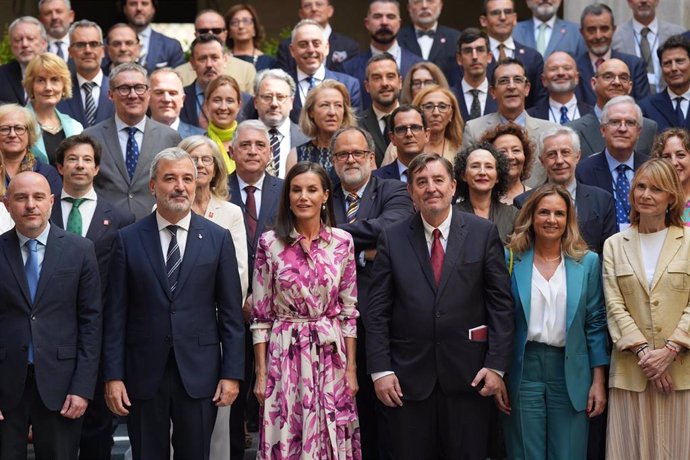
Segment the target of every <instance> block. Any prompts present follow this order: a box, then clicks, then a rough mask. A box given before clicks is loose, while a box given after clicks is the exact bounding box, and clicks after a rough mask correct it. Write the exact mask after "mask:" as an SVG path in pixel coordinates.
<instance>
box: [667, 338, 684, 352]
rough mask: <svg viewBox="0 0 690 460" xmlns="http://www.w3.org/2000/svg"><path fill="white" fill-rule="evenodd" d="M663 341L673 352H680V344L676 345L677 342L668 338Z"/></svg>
mask: <svg viewBox="0 0 690 460" xmlns="http://www.w3.org/2000/svg"><path fill="white" fill-rule="evenodd" d="M665 342H666V343H665V344H664V347H666V348H668V349H669V350H671V351H672V352H674V353H680V346H678V344H676V343H675V342H672V341H670V340H666V341H665Z"/></svg>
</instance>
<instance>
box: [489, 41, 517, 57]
mask: <svg viewBox="0 0 690 460" xmlns="http://www.w3.org/2000/svg"><path fill="white" fill-rule="evenodd" d="M501 43H503V45H504V46H505V53H506V57H511V58H514V57H515V42H514V41H513V37H508V40H506V41H504V42H499V41H498V40H496V39H495V38H492V37H489V47H490V48H491V54H493V55H494V60H495V61H496V62H498V60H499V56H500V53H499V51H498V45H500V44H501Z"/></svg>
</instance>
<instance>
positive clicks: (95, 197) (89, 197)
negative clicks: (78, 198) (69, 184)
mask: <svg viewBox="0 0 690 460" xmlns="http://www.w3.org/2000/svg"><path fill="white" fill-rule="evenodd" d="M65 198H74V197H73V196H72V195H70V194H69V193H67V192H65V189H62V194H60V200H64V199H65ZM82 198H85V199H87V200H92V201H96V200H98V195H96V191H95V190H94V189H93V186H92V187H91V190H89V191H88V192H86V193H85V194H84V195H82Z"/></svg>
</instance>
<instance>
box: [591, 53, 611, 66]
mask: <svg viewBox="0 0 690 460" xmlns="http://www.w3.org/2000/svg"><path fill="white" fill-rule="evenodd" d="M587 55H588V56H589V61H590V62H591V63H592V68H593V69H596V67H597V61H598V60H599V59H603V60H604V61H608V60H609V59H611V48H609V50H608V51H607V52H606V54H604V55H603V56H595V55H593V54H592V53H590V52H589V51H588V52H587Z"/></svg>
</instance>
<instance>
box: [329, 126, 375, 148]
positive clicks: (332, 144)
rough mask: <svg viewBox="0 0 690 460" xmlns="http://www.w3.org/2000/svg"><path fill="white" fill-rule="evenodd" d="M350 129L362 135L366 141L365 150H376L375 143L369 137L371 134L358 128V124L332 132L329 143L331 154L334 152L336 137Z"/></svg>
mask: <svg viewBox="0 0 690 460" xmlns="http://www.w3.org/2000/svg"><path fill="white" fill-rule="evenodd" d="M350 131H357V132H358V133H359V134H361V135H362V136H364V140H365V141H366V143H367V150H369V151H370V152H374V151H375V150H376V144H374V138H373V137H371V134H369V132H368V131H366V130H364V129H362V128H360V127H359V126H346V127H344V128H340V129H339V130H338V131H336V132H335V133H334V134H333V137H331V144H330V146H329V150H330V151H331V155H333V154H334V153H335V143H336V142H337V141H338V138H339V137H340V135H341V134H345V133H347V132H350Z"/></svg>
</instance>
